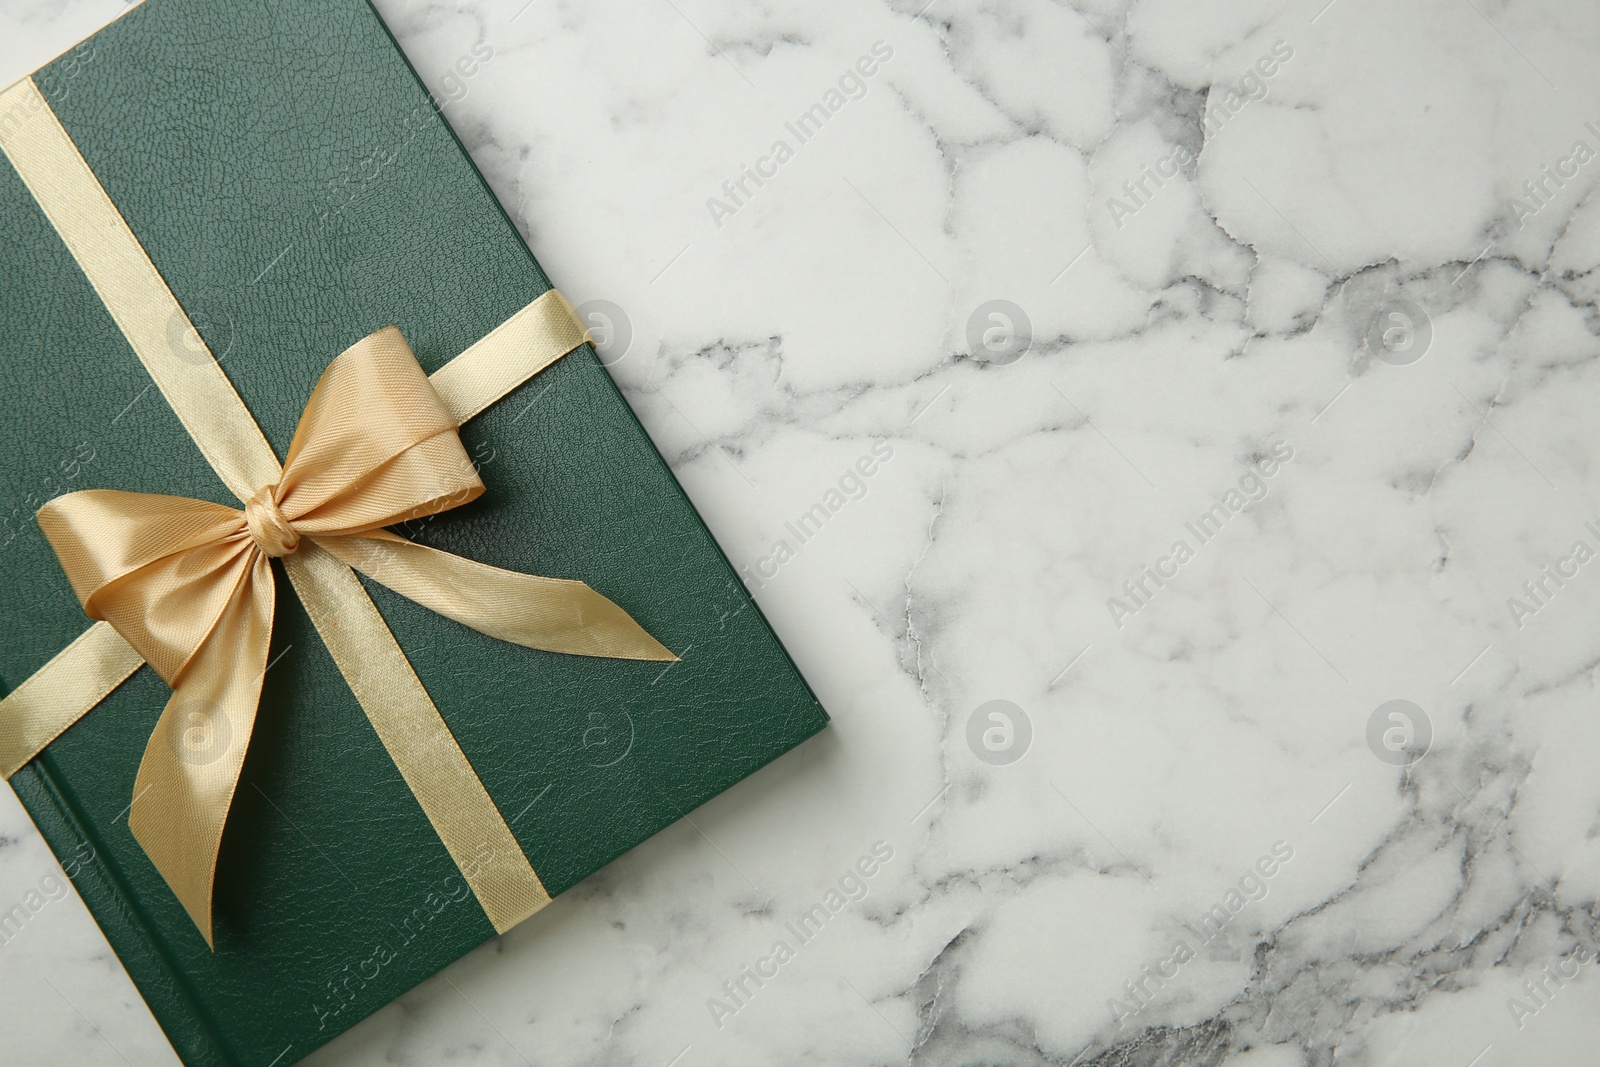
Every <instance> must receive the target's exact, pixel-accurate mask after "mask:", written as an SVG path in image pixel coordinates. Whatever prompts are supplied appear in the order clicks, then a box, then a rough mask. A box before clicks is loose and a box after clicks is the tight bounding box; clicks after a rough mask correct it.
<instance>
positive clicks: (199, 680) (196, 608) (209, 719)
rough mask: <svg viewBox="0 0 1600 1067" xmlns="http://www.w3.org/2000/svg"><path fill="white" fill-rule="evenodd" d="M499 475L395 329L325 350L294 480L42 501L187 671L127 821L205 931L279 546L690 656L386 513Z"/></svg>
mask: <svg viewBox="0 0 1600 1067" xmlns="http://www.w3.org/2000/svg"><path fill="white" fill-rule="evenodd" d="M483 491H484V486H483V482H482V481H481V480H479V478H478V473H477V471H476V469H475V468H474V467H473V464H472V463H471V461H470V460H469V458H468V456H467V452H466V449H465V448H464V447H463V446H462V444H461V439H460V437H459V435H458V434H457V420H456V418H455V417H453V416H452V415H451V413H450V411H449V410H447V408H446V406H445V403H444V402H443V401H442V400H441V398H440V396H439V394H438V392H437V391H436V390H435V388H434V386H433V384H432V383H430V382H429V380H428V377H427V375H426V374H424V373H423V370H422V368H421V367H420V366H419V365H418V364H417V360H416V357H415V356H414V355H413V354H412V352H411V349H410V347H409V346H407V344H406V342H405V340H404V338H403V337H402V336H401V335H400V331H399V330H396V329H394V328H393V327H389V328H386V329H383V330H379V331H378V332H376V333H374V334H371V335H369V336H368V337H366V338H364V339H363V340H361V341H359V342H357V343H356V344H355V345H352V346H351V347H350V348H348V349H346V350H345V351H344V352H342V353H341V354H340V355H339V356H338V357H337V358H336V359H335V360H334V361H333V362H332V364H330V365H329V367H328V369H327V371H326V372H325V373H324V374H323V376H322V379H321V381H319V382H318V383H317V386H316V389H315V390H314V391H313V392H312V394H311V399H310V401H309V402H308V403H307V404H306V408H305V412H304V413H303V414H302V416H301V418H300V424H299V426H298V427H297V428H296V430H295V435H294V440H293V442H292V443H291V444H290V447H289V455H288V458H287V459H286V460H285V462H284V465H283V473H282V477H281V478H280V479H279V480H278V482H277V484H275V485H263V486H260V487H258V488H257V491H256V492H255V494H254V496H253V497H251V499H250V500H249V501H248V503H246V505H245V508H244V510H243V511H239V510H237V509H235V508H230V507H225V506H223V505H221V504H213V503H210V502H207V501H203V500H191V499H187V498H184V497H173V496H158V495H153V494H146V493H129V492H122V491H117V490H103V489H90V490H83V491H80V492H76V493H70V494H68V495H66V496H62V497H58V498H56V499H54V500H51V501H50V502H49V503H47V504H45V505H44V507H43V508H41V509H40V511H39V523H40V525H41V527H42V528H43V530H44V533H45V535H46V537H47V538H48V539H49V541H50V544H51V546H52V547H53V548H54V549H55V551H56V555H57V556H58V557H59V558H60V560H61V564H62V567H63V568H64V569H65V571H66V573H67V577H68V578H69V580H70V581H71V583H72V588H73V591H74V592H76V593H77V596H78V599H79V601H80V602H82V604H83V607H84V610H85V611H86V612H87V613H88V614H89V615H90V616H91V617H93V618H96V619H101V620H104V621H106V622H108V623H109V624H110V625H111V626H112V627H114V628H115V629H116V631H117V632H118V633H119V634H120V635H121V636H122V637H123V639H124V640H126V641H127V643H128V644H129V645H131V646H132V647H133V649H134V650H135V651H136V652H137V653H138V654H139V655H140V656H142V657H143V658H144V660H145V661H146V662H148V663H149V664H150V666H151V667H153V668H154V669H155V671H156V672H157V673H158V674H160V675H161V677H162V678H163V679H164V680H165V681H166V682H167V684H169V685H170V686H172V689H173V693H172V698H171V700H170V701H169V702H168V703H167V706H166V708H165V710H163V712H162V714H161V718H160V720H159V721H158V722H157V724H156V728H155V731H154V733H153V734H152V735H151V737H150V741H149V743H148V745H147V746H146V748H145V752H144V758H143V760H142V761H141V762H140V764H139V773H138V777H137V779H136V781H135V786H134V804H133V806H132V808H131V811H130V815H129V820H128V821H129V825H130V827H131V828H132V830H133V834H134V837H135V838H136V839H137V840H138V842H139V844H140V846H141V847H143V849H144V850H145V852H146V853H147V854H148V855H149V857H150V859H151V861H152V862H153V863H154V864H155V866H156V868H157V869H158V870H160V872H161V874H162V876H163V877H164V878H165V879H166V881H167V883H168V885H170V886H171V887H172V890H173V892H174V893H175V894H176V895H177V897H178V899H179V900H180V901H181V902H182V903H183V906H184V908H185V909H187V911H188V912H189V915H190V917H191V918H193V920H194V922H195V924H196V926H198V927H199V928H200V931H201V933H202V934H203V935H205V937H206V940H207V941H208V942H209V941H210V940H211V898H212V886H213V882H214V879H215V872H216V861H217V850H218V847H219V846H220V844H221V840H222V831H223V826H224V824H225V822H226V821H227V815H228V809H229V806H230V804H231V803H232V799H233V793H234V790H235V789H236V787H237V785H238V781H239V773H240V769H241V767H242V766H243V764H244V757H245V750H246V747H247V745H248V742H249V738H250V734H251V730H252V728H253V726H254V723H255V717H256V708H257V705H258V703H259V701H260V697H261V685H262V678H263V676H264V674H265V673H266V670H267V667H268V663H267V656H268V648H269V645H270V642H271V636H272V621H273V605H274V577H273V569H272V565H271V562H270V558H272V557H285V556H289V555H291V554H293V553H296V552H299V553H302V554H304V553H307V552H308V551H309V552H312V553H315V552H317V551H318V550H320V551H322V552H326V553H327V554H329V555H331V556H333V557H335V558H336V559H338V560H339V561H341V562H343V563H344V564H346V565H348V566H350V567H352V568H354V569H356V570H358V571H360V572H361V573H363V574H365V575H367V576H368V577H369V578H371V579H372V580H374V581H376V582H378V583H380V584H382V585H385V586H388V587H389V588H391V589H393V590H394V591H395V592H397V593H400V594H401V595H402V596H405V597H407V598H409V599H411V600H414V601H416V602H418V603H420V604H422V605H424V606H426V607H428V608H431V609H433V610H434V611H436V612H438V613H439V614H441V615H446V616H448V617H449V618H452V619H454V620H456V621H457V622H460V623H462V624H464V625H466V626H470V627H472V628H473V629H475V630H479V631H481V632H483V633H486V634H489V635H491V636H493V637H497V638H500V639H501V640H504V641H510V642H514V643H516V644H520V645H526V646H527V647H529V648H537V649H543V650H546V651H550V652H566V653H573V654H577V655H585V656H605V657H611V658H618V659H636V660H673V659H676V657H675V656H674V655H673V654H672V653H671V652H670V651H668V650H667V649H666V648H665V647H663V646H662V645H661V643H660V642H658V641H656V639H655V638H653V637H651V636H650V635H649V634H648V633H647V632H645V630H644V629H643V628H642V627H640V626H639V624H638V623H636V622H635V621H634V620H633V619H632V618H631V617H630V616H629V615H628V614H627V613H626V612H625V611H623V610H622V609H621V608H619V607H618V606H617V605H615V604H613V603H612V602H611V601H610V600H607V599H606V598H605V597H603V596H601V595H600V594H599V593H597V592H595V591H594V590H593V589H590V588H589V586H587V585H585V584H584V583H583V582H577V581H568V580H563V579H556V578H541V577H536V576H533V575H527V574H518V573H515V572H513V571H506V570H501V569H499V568H497V567H489V566H485V565H483V564H480V563H475V562H473V561H471V560H468V559H463V558H462V557H460V556H455V555H451V554H450V553H447V552H441V551H438V550H437V549H432V548H428V547H425V546H423V545H419V544H416V543H414V542H412V541H408V540H406V539H404V538H402V537H398V536H396V535H394V534H392V533H389V532H387V531H386V530H384V529H383V528H384V527H386V526H392V525H394V524H397V523H401V522H405V521H407V520H410V519H415V518H421V517H423V516H427V515H433V514H436V513H438V512H441V511H445V510H447V509H449V508H453V507H457V506H459V505H461V504H464V503H466V502H468V501H470V500H473V499H475V498H476V497H477V496H479V495H480V494H481V493H483ZM309 606H310V605H309V604H308V607H309ZM389 640H391V641H392V638H389ZM358 695H359V694H358ZM196 734H199V735H200V736H199V743H198V744H197V743H196ZM386 740H387V739H386ZM541 892H542V890H541ZM546 899H548V898H546Z"/></svg>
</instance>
